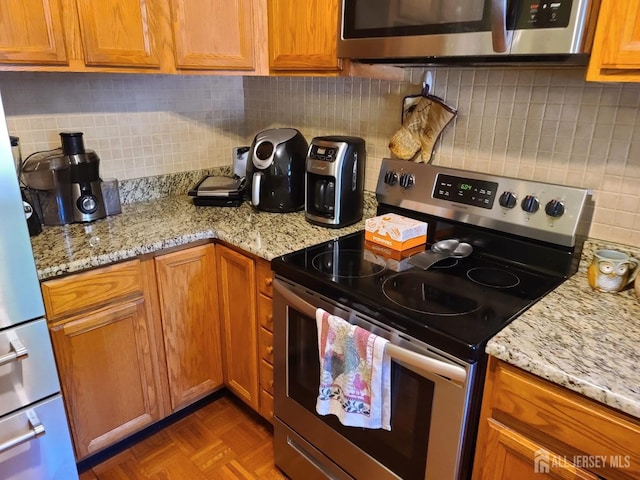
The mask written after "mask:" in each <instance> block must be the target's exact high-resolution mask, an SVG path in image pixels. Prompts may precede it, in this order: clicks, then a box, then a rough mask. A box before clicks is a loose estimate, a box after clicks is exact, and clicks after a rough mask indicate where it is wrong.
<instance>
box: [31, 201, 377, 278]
mask: <svg viewBox="0 0 640 480" xmlns="http://www.w3.org/2000/svg"><path fill="white" fill-rule="evenodd" d="M375 206H376V204H375V198H374V197H373V196H367V197H366V199H365V211H364V215H363V220H361V221H360V222H358V223H356V224H354V225H351V226H349V227H345V228H340V229H333V228H326V227H320V226H315V225H312V224H310V223H309V222H307V221H306V219H305V216H304V212H303V211H300V212H293V213H269V212H258V211H256V210H255V209H253V208H252V207H251V206H250V205H249V204H248V203H247V202H245V203H243V204H242V205H241V206H240V207H196V206H194V205H193V203H192V201H191V197H189V196H187V195H176V196H171V197H165V198H161V199H155V200H148V201H141V202H136V203H131V204H124V205H122V213H121V214H119V215H114V216H111V217H107V218H105V219H102V220H97V221H95V222H92V223H90V224H71V225H65V226H60V227H57V226H56V227H44V228H43V231H42V233H41V234H40V235H38V236H35V237H32V238H31V245H32V247H33V254H34V257H35V261H36V268H37V271H38V278H39V279H40V280H46V279H50V278H53V277H57V276H60V275H64V274H67V273H72V272H78V271H81V270H86V269H88V268H93V267H98V266H101V265H107V264H109V263H113V262H117V261H120V260H125V259H128V258H133V257H136V256H138V255H143V254H147V253H152V252H156V251H159V250H162V249H165V248H170V247H176V246H179V245H185V244H188V243H190V242H194V241H197V240H203V239H214V238H215V239H219V240H222V241H225V242H227V243H229V244H232V245H234V246H237V247H238V248H241V249H242V250H244V251H246V252H250V253H253V254H255V255H258V256H259V257H262V258H264V259H266V260H271V259H272V258H274V257H277V256H279V255H282V254H285V253H288V252H292V251H294V250H298V249H301V248H304V247H307V246H310V245H314V244H316V243H319V242H322V241H325V240H331V239H333V238H337V237H339V236H341V235H345V234H347V233H351V232H355V231H358V230H362V229H363V228H364V218H367V217H371V216H373V215H375Z"/></svg>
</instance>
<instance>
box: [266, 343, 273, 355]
mask: <svg viewBox="0 0 640 480" xmlns="http://www.w3.org/2000/svg"><path fill="white" fill-rule="evenodd" d="M272 353H273V346H272V345H269V346H268V347H267V354H269V355H271V354H272Z"/></svg>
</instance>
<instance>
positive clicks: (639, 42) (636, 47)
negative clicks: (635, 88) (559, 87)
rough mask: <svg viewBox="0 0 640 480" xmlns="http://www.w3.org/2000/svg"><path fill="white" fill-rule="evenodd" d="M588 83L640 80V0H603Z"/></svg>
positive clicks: (588, 72) (588, 73)
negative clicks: (589, 81)
mask: <svg viewBox="0 0 640 480" xmlns="http://www.w3.org/2000/svg"><path fill="white" fill-rule="evenodd" d="M587 80H592V81H599V82H602V81H611V82H639V81H640V0H627V1H624V2H620V1H616V0H602V3H601V5H600V13H599V15H598V24H597V27H596V33H595V38H594V41H593V49H592V53H591V59H590V61H589V69H588V71H587Z"/></svg>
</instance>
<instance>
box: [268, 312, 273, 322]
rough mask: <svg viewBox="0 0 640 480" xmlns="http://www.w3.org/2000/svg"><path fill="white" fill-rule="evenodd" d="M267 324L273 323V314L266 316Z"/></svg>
mask: <svg viewBox="0 0 640 480" xmlns="http://www.w3.org/2000/svg"><path fill="white" fill-rule="evenodd" d="M267 323H273V314H272V313H270V314H269V315H267Z"/></svg>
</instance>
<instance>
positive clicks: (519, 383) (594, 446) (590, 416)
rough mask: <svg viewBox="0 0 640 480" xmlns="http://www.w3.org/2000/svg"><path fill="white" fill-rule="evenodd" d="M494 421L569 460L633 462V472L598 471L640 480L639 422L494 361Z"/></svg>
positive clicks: (628, 470)
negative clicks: (592, 457)
mask: <svg viewBox="0 0 640 480" xmlns="http://www.w3.org/2000/svg"><path fill="white" fill-rule="evenodd" d="M491 360H492V363H491V364H490V368H491V370H492V371H493V374H494V378H495V380H494V384H493V386H492V388H491V391H490V396H491V398H490V399H487V400H486V401H489V403H490V405H491V406H492V408H491V415H490V416H491V417H492V418H495V419H496V420H497V421H499V422H500V423H502V424H504V425H507V426H509V425H510V426H513V427H514V428H517V430H519V431H521V432H523V433H525V434H526V435H527V437H529V438H531V439H532V440H534V441H536V442H538V443H540V444H541V445H543V446H545V447H549V448H552V449H554V450H555V451H556V452H557V453H559V454H561V455H566V456H569V457H571V456H574V455H600V456H606V457H607V458H622V459H624V460H623V461H625V460H629V462H630V465H629V468H625V469H612V468H609V467H605V468H593V469H591V471H592V472H593V473H597V474H599V475H602V476H604V477H605V478H612V479H613V478H625V479H626V478H640V451H639V450H638V447H637V446H638V445H640V422H638V421H637V420H635V419H633V418H631V417H628V416H626V415H624V414H621V413H619V412H616V411H614V410H613V409H611V408H608V407H606V406H604V405H601V404H599V403H597V402H594V401H592V400H590V399H587V398H585V397H582V396H580V395H578V394H576V393H574V392H571V391H568V390H567V389H565V388H562V387H560V386H558V385H555V384H553V383H551V382H547V381H546V380H543V379H540V378H539V377H536V376H534V375H531V374H529V373H527V372H524V371H522V370H520V369H518V368H516V367H513V366H511V365H509V364H505V363H503V362H498V361H494V360H495V359H493V358H492V359H491Z"/></svg>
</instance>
